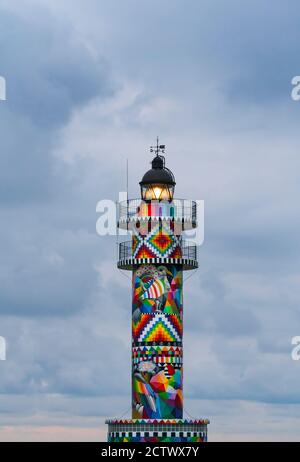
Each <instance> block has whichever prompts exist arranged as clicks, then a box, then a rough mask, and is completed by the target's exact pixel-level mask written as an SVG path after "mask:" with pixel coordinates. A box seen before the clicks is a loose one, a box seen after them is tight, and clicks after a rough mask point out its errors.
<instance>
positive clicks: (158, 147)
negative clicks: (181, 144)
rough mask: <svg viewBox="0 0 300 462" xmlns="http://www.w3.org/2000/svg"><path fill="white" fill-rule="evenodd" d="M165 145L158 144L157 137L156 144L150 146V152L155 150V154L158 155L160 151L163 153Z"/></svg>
mask: <svg viewBox="0 0 300 462" xmlns="http://www.w3.org/2000/svg"><path fill="white" fill-rule="evenodd" d="M165 149H166V145H165V144H159V139H158V137H157V138H156V146H150V152H155V154H156V155H157V156H158V155H159V153H160V152H162V153H163V154H164V153H165Z"/></svg>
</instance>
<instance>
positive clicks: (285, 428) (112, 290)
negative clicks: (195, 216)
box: [0, 0, 300, 441]
mask: <svg viewBox="0 0 300 462" xmlns="http://www.w3.org/2000/svg"><path fill="white" fill-rule="evenodd" d="M299 21H300V7H299V2H297V1H296V0H288V1H286V2H282V1H277V0H274V1H273V2H272V4H271V3H270V2H269V1H267V0H251V1H250V0H245V1H243V2H240V1H238V0H226V1H225V0H224V1H222V0H218V1H217V0H214V1H212V0H206V1H203V0H201V1H200V0H187V1H183V0H172V1H170V0H152V1H151V2H150V1H148V0H142V1H141V0H122V1H121V0H118V1H117V0H105V1H104V0H84V1H83V0H75V1H74V0H63V1H58V0H55V1H54V0H38V1H37V0H36V1H35V0H25V1H22V2H20V1H17V0H0V24H1V26H0V75H1V76H4V77H5V79H6V82H7V101H5V102H3V101H0V139H1V150H0V212H1V214H0V219H1V227H0V255H1V258H0V335H1V336H3V337H5V338H6V341H7V360H6V361H1V362H0V440H2V441H15V440H34V441H38V440H43V441H45V440H47V441H51V440H68V441H72V440H84V441H99V440H105V425H104V420H105V418H106V417H113V416H116V417H120V416H121V415H129V408H130V341H129V338H130V315H131V307H130V280H129V279H128V278H127V277H126V276H128V274H125V275H124V274H121V273H120V272H119V271H118V270H117V268H116V243H115V238H114V237H99V236H97V234H96V228H95V226H96V220H97V218H98V215H97V213H96V204H97V202H98V201H99V200H101V199H113V200H115V199H117V197H118V193H119V191H124V189H125V186H126V178H125V177H126V159H127V158H128V161H129V170H130V171H129V180H130V188H129V189H130V195H131V197H136V196H137V194H138V181H139V180H140V178H141V176H142V174H143V173H144V171H145V170H146V169H147V168H148V167H149V162H150V160H151V155H150V153H149V150H148V147H149V145H150V144H153V143H154V142H155V138H156V135H160V138H161V142H163V143H165V144H166V145H167V154H166V156H167V165H168V166H169V167H170V168H171V169H172V171H173V172H174V174H175V177H176V181H177V189H176V195H177V196H178V197H186V198H195V199H203V200H204V201H205V242H204V244H203V246H202V247H201V248H200V257H199V259H200V267H199V270H198V271H197V272H195V274H193V275H192V277H190V278H189V279H188V280H187V281H186V284H185V411H186V415H187V416H193V417H194V416H195V417H201V416H203V417H208V418H210V420H211V424H210V427H209V439H210V440H211V441H218V440H275V441H276V440H298V441H300V430H299V428H300V362H299V361H293V360H292V359H291V350H292V346H291V339H292V337H293V336H297V335H300V270H299V254H300V252H299V251H300V249H299V231H300V230H299V228H300V216H299V193H300V182H299V178H300V174H299V173H300V161H299V159H300V155H299V126H300V101H299V102H295V101H293V100H292V99H291V90H292V86H291V79H292V78H293V77H294V76H295V75H300V61H299V51H300V50H299V43H300V29H299Z"/></svg>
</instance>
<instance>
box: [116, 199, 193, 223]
mask: <svg viewBox="0 0 300 462" xmlns="http://www.w3.org/2000/svg"><path fill="white" fill-rule="evenodd" d="M149 217H151V218H152V219H159V218H161V219H163V220H174V221H177V222H179V221H180V222H182V223H183V224H184V226H183V228H184V229H191V228H195V227H196V226H197V204H196V202H195V201H191V200H187V199H174V200H173V201H172V202H168V201H149V202H148V201H146V202H145V201H143V200H142V199H130V200H128V201H123V202H119V203H118V226H119V227H120V228H127V229H128V227H129V224H130V223H132V222H137V221H139V220H143V219H148V218H149Z"/></svg>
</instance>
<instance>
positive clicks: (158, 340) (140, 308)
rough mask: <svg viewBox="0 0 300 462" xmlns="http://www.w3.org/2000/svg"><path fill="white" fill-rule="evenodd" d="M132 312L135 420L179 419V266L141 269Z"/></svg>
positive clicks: (180, 326)
mask: <svg viewBox="0 0 300 462" xmlns="http://www.w3.org/2000/svg"><path fill="white" fill-rule="evenodd" d="M132 310H133V315H132V340H133V350H132V368H133V371H132V372H133V376H132V415H133V418H137V419H138V418H146V419H157V418H158V419H159V418H169V419H178V418H181V417H182V346H181V343H182V270H181V267H179V266H177V265H164V266H163V265H161V266H155V265H141V266H140V267H138V268H137V270H136V271H135V272H134V273H133V303H132Z"/></svg>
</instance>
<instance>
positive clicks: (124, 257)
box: [118, 241, 198, 269]
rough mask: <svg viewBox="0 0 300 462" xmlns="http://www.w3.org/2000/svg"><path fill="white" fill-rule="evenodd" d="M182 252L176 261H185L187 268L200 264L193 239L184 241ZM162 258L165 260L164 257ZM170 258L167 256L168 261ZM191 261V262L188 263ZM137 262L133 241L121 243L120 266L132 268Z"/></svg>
mask: <svg viewBox="0 0 300 462" xmlns="http://www.w3.org/2000/svg"><path fill="white" fill-rule="evenodd" d="M181 251H182V254H181V256H180V257H179V258H177V259H174V260H175V261H176V260H178V261H183V262H185V263H184V265H185V269H192V268H195V267H197V266H198V263H197V245H196V244H195V243H194V242H191V241H182V245H181ZM162 260H164V259H163V258H162ZM167 260H168V259H167V258H166V261H167ZM187 262H189V263H187ZM136 263H137V262H136ZM133 264H135V258H133V255H132V241H124V242H120V243H119V262H118V266H119V268H122V267H124V268H125V267H126V269H130V267H131V265H133Z"/></svg>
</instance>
